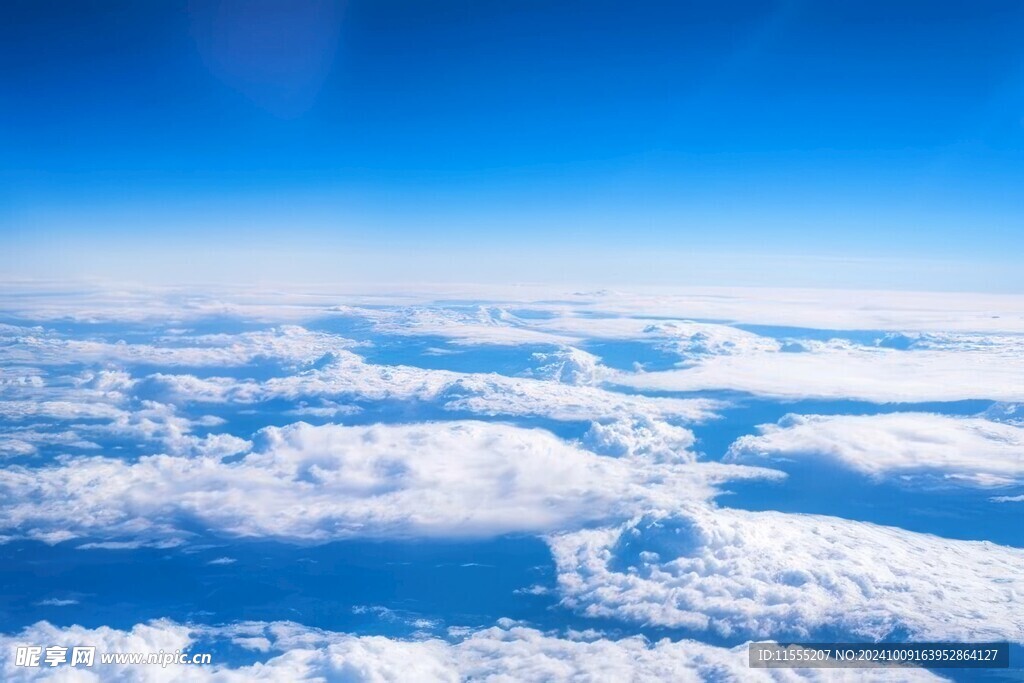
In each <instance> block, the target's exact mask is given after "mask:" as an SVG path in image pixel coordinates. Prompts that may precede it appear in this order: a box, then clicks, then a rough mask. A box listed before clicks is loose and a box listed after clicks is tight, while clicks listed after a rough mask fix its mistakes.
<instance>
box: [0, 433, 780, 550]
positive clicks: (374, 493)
mask: <svg viewBox="0 0 1024 683" xmlns="http://www.w3.org/2000/svg"><path fill="white" fill-rule="evenodd" d="M256 441H257V444H258V445H257V447H256V449H255V450H254V451H252V452H250V453H248V454H247V455H245V456H244V457H243V458H242V459H240V460H238V461H235V462H226V461H224V460H222V459H220V458H218V457H213V456H206V457H195V456H170V455H155V456H147V457H143V458H140V459H139V460H138V461H137V462H134V463H133V462H126V461H124V460H116V459H112V458H106V457H99V456H93V457H65V458H61V459H60V461H59V462H58V463H57V464H56V465H52V466H46V467H36V468H28V467H9V468H6V469H3V470H0V492H2V496H0V529H2V530H3V531H4V532H6V533H9V534H11V535H14V534H18V533H20V534H23V535H26V536H28V537H32V538H40V539H43V540H48V541H61V540H67V539H70V538H76V537H87V536H92V537H99V538H103V539H111V538H117V539H125V538H128V539H132V538H142V539H150V538H153V539H166V538H169V537H170V538H176V537H180V536H183V535H184V532H182V531H181V530H180V529H182V528H183V527H184V526H186V525H188V526H194V525H196V524H199V525H201V526H202V527H205V528H207V529H209V530H211V531H213V532H215V533H220V534H225V535H230V536H269V537H276V538H281V539H285V540H292V541H312V542H317V541H329V540H335V539H341V538H351V537H409V536H445V537H464V536H489V535H496V534H502V533H506V532H513V531H520V532H530V531H532V532H544V531H552V530H556V529H565V528H573V527H576V526H578V525H579V524H582V523H584V522H588V521H601V520H609V519H616V518H619V519H625V518H628V517H629V516H631V515H633V514H636V512H637V510H641V509H647V508H648V507H652V506H653V507H674V506H676V505H678V504H679V502H680V501H686V500H700V499H704V498H707V497H709V496H711V495H712V494H713V485H714V484H716V483H719V482H721V481H725V480H728V479H730V478H743V477H770V476H776V475H777V473H775V472H772V471H769V470H763V469H759V468H747V467H742V466H735V465H722V464H718V463H704V464H701V463H692V462H686V459H685V458H680V459H681V460H683V462H682V463H681V464H661V463H656V462H652V461H650V460H646V459H642V458H613V457H604V456H599V455H595V454H593V453H591V452H589V451H586V450H583V449H581V448H578V447H576V446H574V445H572V444H569V443H566V442H564V441H562V440H560V439H558V438H556V437H555V436H553V435H552V434H551V433H550V432H547V431H544V430H540V429H523V428H519V427H513V426H510V425H505V424H496V423H484V422H471V421H452V422H437V423H423V424H414V425H401V426H399V425H393V426H384V425H376V426H366V427H364V426H360V427H341V426H336V425H325V426H321V427H314V426H311V425H308V424H305V423H297V424H293V425H290V426H288V427H283V428H278V427H267V428H265V429H263V430H262V431H261V432H260V433H258V434H257V435H256Z"/></svg>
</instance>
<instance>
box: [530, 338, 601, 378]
mask: <svg viewBox="0 0 1024 683" xmlns="http://www.w3.org/2000/svg"><path fill="white" fill-rule="evenodd" d="M533 359H534V360H535V361H536V362H537V363H538V367H537V368H536V369H534V370H532V371H531V372H530V374H531V375H532V376H534V377H536V378H538V379H548V380H553V381H555V382H562V383H563V384H599V383H600V382H601V381H602V379H603V378H604V375H605V373H606V370H605V368H604V367H602V365H601V359H600V358H599V357H597V356H595V355H594V354H592V353H588V352H586V351H584V350H582V349H577V348H575V347H572V346H565V347H562V348H560V349H558V350H557V351H553V352H551V353H541V352H538V353H535V354H533Z"/></svg>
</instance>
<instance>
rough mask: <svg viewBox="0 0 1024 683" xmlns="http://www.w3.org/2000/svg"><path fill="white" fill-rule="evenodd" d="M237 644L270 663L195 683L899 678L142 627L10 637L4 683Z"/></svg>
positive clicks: (534, 641)
mask: <svg viewBox="0 0 1024 683" xmlns="http://www.w3.org/2000/svg"><path fill="white" fill-rule="evenodd" d="M224 641H230V642H232V643H234V644H235V645H236V646H239V647H244V648H246V649H248V650H250V651H252V652H257V653H261V654H262V655H263V656H262V657H260V659H261V660H262V661H258V662H256V663H254V664H248V665H241V666H238V667H231V666H227V665H224V664H219V663H217V662H216V661H214V662H213V664H212V665H210V666H188V668H187V669H185V671H187V676H188V679H189V680H191V681H196V682H197V683H204V682H210V683H242V682H243V681H254V680H263V681H288V682H289V683H303V682H309V683H313V682H314V681H316V682H318V683H323V682H326V681H337V682H339V683H340V682H341V681H346V682H353V683H354V682H366V683H392V682H393V683H398V682H404V681H417V682H420V681H422V682H423V683H458V681H465V680H474V681H489V682H491V683H499V682H511V681H552V682H554V683H559V682H563V681H566V682H568V681H605V680H615V681H626V680H630V681H637V682H645V681H679V682H680V683H688V682H694V683H697V682H701V681H708V680H715V681H735V682H746V681H755V682H760V681H779V682H786V681H885V680H892V679H893V675H892V673H891V672H886V671H881V670H868V669H859V670H851V671H842V670H814V669H804V670H786V669H749V668H748V667H747V648H746V645H740V646H738V647H735V648H722V647H715V646H712V645H707V644H704V643H699V642H696V641H692V640H681V641H677V642H672V641H670V640H662V641H659V642H656V643H652V642H649V641H647V640H645V639H644V638H641V637H630V638H622V639H619V640H612V639H608V638H604V637H600V636H596V637H595V636H593V635H592V634H579V636H578V637H577V638H575V639H569V638H560V637H557V636H554V635H549V634H544V633H541V632H540V631H537V630H534V629H530V628H525V627H522V626H515V625H505V626H503V627H494V628H488V629H483V630H478V631H471V632H469V633H466V634H465V635H462V636H460V637H456V638H455V639H453V640H452V641H444V640H439V639H436V638H422V639H417V640H397V639H391V638H385V637H382V636H355V635H350V634H346V633H336V632H330V631H321V630H317V629H311V628H307V627H304V626H301V625H298V624H295V623H291V622H269V623H267V622H244V623H240V624H232V625H228V626H222V627H208V626H184V625H181V624H177V623H174V622H171V621H167V620H159V621H154V622H151V623H149V624H139V625H136V626H134V627H133V628H132V629H131V630H127V631H126V630H117V629H112V628H108V627H100V628H96V629H86V628H82V627H80V626H71V627H67V628H58V627H56V626H53V625H51V624H49V623H47V622H39V623H37V624H34V625H32V626H29V627H28V628H26V629H24V630H22V631H21V632H20V633H18V634H16V635H11V636H0V672H2V673H3V675H4V680H7V681H11V682H12V683H19V682H22V681H41V680H69V679H67V678H64V677H63V676H64V675H66V674H67V673H68V672H69V671H70V669H69V668H67V667H59V668H58V669H57V670H56V671H54V670H50V669H48V668H46V667H41V668H27V667H17V666H15V665H14V662H13V653H14V651H15V649H16V647H17V646H18V645H19V644H36V643H45V644H53V645H63V646H66V647H69V648H70V647H73V646H76V645H81V644H83V643H86V644H95V646H96V648H97V658H98V655H99V653H105V652H110V653H115V652H147V653H148V652H159V651H160V650H163V651H165V652H174V651H176V650H181V651H185V652H188V653H190V654H196V653H202V652H205V651H207V650H206V648H208V647H209V644H210V643H221V644H223V642H224ZM74 673H75V675H76V678H74V679H73V680H76V681H82V682H83V683H86V682H91V681H99V680H103V681H122V682H124V683H129V682H130V683H157V682H160V683H163V682H166V681H171V680H178V679H179V678H180V675H181V673H182V668H181V667H180V666H169V667H167V668H162V667H159V666H138V665H136V666H128V665H120V666H118V665H102V664H99V663H97V664H96V665H95V666H94V667H93V668H92V669H91V670H90V669H83V668H81V667H78V668H77V669H76V670H75V672H74ZM898 676H899V680H901V681H908V682H909V681H932V680H941V679H940V678H938V677H937V676H935V675H934V674H931V673H930V672H927V671H921V670H913V669H900V670H899V672H898Z"/></svg>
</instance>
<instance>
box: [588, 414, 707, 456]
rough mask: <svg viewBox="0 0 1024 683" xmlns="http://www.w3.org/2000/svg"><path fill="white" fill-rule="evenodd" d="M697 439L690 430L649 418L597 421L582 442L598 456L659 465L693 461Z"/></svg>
mask: <svg viewBox="0 0 1024 683" xmlns="http://www.w3.org/2000/svg"><path fill="white" fill-rule="evenodd" d="M694 440H695V439H694V436H693V432H691V431H690V430H689V429H686V428H684V427H677V426H675V425H671V424H668V423H667V422H662V421H660V420H652V419H650V418H633V419H622V420H616V421H614V422H610V423H607V424H601V423H599V422H595V423H594V424H592V425H591V427H590V429H589V430H588V431H587V433H586V434H585V435H584V436H583V443H584V444H585V445H586V446H587V448H589V449H590V450H592V451H594V452H595V453H604V454H606V455H614V456H617V457H621V456H628V457H645V458H650V459H652V460H654V461H656V462H693V461H694V460H695V456H694V454H693V453H692V452H691V451H690V450H689V448H690V446H692V445H693V443H694Z"/></svg>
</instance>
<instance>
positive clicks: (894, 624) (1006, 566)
mask: <svg viewBox="0 0 1024 683" xmlns="http://www.w3.org/2000/svg"><path fill="white" fill-rule="evenodd" d="M550 544H551V548H552V551H553V553H554V557H555V561H556V564H557V566H558V572H559V575H558V585H559V589H560V591H561V593H562V595H563V596H564V602H565V603H566V604H567V605H569V606H571V607H574V608H576V609H578V610H580V611H582V612H583V614H585V615H587V616H594V617H598V616H601V617H613V618H618V619H626V620H630V621H635V622H641V623H645V624H654V625H660V626H669V627H681V628H689V629H696V630H710V631H713V632H717V633H720V634H724V635H743V636H746V637H754V638H759V637H774V638H779V637H788V636H789V635H792V636H795V637H803V638H807V637H813V636H814V634H815V633H819V634H820V633H822V632H827V633H835V632H839V633H845V634H848V635H849V637H850V638H851V639H862V638H868V639H882V638H884V637H886V636H889V635H892V634H896V637H902V636H900V633H901V632H903V633H905V634H906V636H907V637H909V638H911V639H914V640H954V641H985V640H990V641H999V640H1009V641H1012V642H1024V611H1022V609H1021V607H1022V597H1021V596H1022V595H1024V550H1020V549H1017V548H1008V547H1002V546H998V545H994V544H992V543H989V542H978V541H957V540H948V539H943V538H939V537H936V536H931V535H927V534H920V533H913V532H909V531H905V530H902V529H896V528H891V527H882V526H877V525H873V524H867V523H863V522H854V521H849V520H843V519H838V518H832V517H822V516H815V515H800V514H784V513H778V512H745V511H741V510H730V509H712V508H706V507H702V506H698V507H693V508H691V509H690V510H689V511H687V512H683V513H679V514H676V515H668V514H651V515H648V516H646V517H644V518H642V519H640V520H638V521H635V522H632V523H630V524H627V525H625V526H624V527H620V528H612V529H597V530H585V531H580V532H575V533H571V534H563V535H558V536H554V537H552V538H551V539H550Z"/></svg>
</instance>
